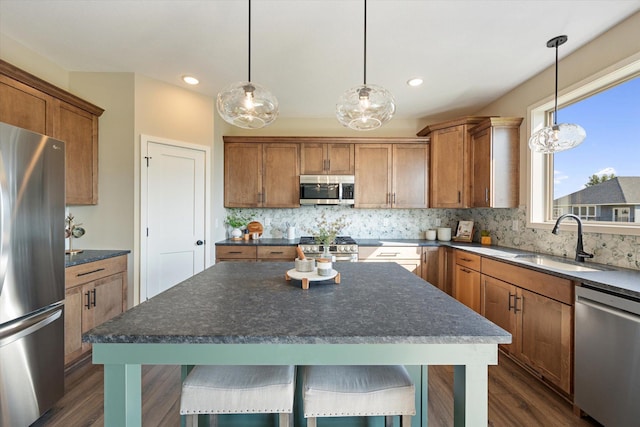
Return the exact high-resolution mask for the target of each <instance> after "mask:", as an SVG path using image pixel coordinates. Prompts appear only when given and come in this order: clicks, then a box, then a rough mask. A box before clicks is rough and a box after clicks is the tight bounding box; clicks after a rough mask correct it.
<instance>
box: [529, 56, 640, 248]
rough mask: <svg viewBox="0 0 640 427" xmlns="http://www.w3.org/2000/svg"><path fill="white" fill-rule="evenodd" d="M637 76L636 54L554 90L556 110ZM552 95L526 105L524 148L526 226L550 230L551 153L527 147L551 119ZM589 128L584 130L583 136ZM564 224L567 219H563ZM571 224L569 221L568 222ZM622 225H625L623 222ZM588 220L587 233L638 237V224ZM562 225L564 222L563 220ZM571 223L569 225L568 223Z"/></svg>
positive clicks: (638, 62)
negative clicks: (534, 150)
mask: <svg viewBox="0 0 640 427" xmlns="http://www.w3.org/2000/svg"><path fill="white" fill-rule="evenodd" d="M639 75H640V53H637V54H635V55H632V56H631V57H629V58H627V59H625V60H623V61H620V62H618V63H616V64H614V65H612V66H610V67H608V68H606V69H604V70H602V71H600V72H598V73H596V74H594V75H592V76H590V77H588V78H586V79H584V80H582V81H580V82H578V83H575V84H573V85H571V86H569V87H567V88H565V89H564V90H562V91H559V92H558V109H560V108H561V107H564V106H567V105H570V104H572V103H575V102H578V101H580V100H582V99H585V98H588V97H589V96H592V95H594V94H596V93H598V92H601V91H603V90H606V89H607V88H610V87H612V86H615V85H617V84H620V83H622V82H624V81H626V80H629V79H631V78H633V77H636V76H639ZM553 108H554V95H551V96H549V97H546V98H544V99H543V100H540V101H538V102H537V103H535V104H532V105H530V106H529V107H527V117H528V119H529V120H527V132H526V133H525V136H526V139H525V149H526V153H527V168H526V170H527V187H526V190H527V199H526V200H527V202H528V203H527V204H526V206H527V209H526V220H527V227H528V228H541V229H549V230H551V229H552V228H553V226H554V224H555V220H553V219H550V218H552V216H551V213H552V212H553V200H552V197H550V196H549V195H550V194H553V170H554V169H553V155H548V154H541V153H536V152H532V151H531V150H530V149H529V146H528V140H529V136H530V135H532V134H533V133H534V132H536V131H538V130H539V129H541V128H542V127H544V126H545V125H546V124H547V123H551V121H552V120H553ZM588 134H589V131H588V129H587V135H588ZM567 223H568V222H567ZM572 223H573V222H572ZM625 224H626V225H625ZM628 224H630V223H611V224H609V223H602V222H600V223H596V224H594V223H591V221H585V222H584V223H583V230H584V231H585V232H590V233H604V234H620V235H629V236H640V224H639V223H631V224H637V225H628ZM563 225H564V223H563ZM571 226H573V225H571Z"/></svg>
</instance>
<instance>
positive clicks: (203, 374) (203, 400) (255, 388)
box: [180, 365, 295, 426]
mask: <svg viewBox="0 0 640 427" xmlns="http://www.w3.org/2000/svg"><path fill="white" fill-rule="evenodd" d="M294 390H295V366H217V365H216V366H208V365H207V366H204V365H199V366H196V367H195V368H193V370H192V371H191V372H190V373H189V375H187V378H186V379H185V380H184V382H183V383H182V396H181V398H180V414H181V415H187V425H197V424H198V415H199V414H251V413H254V414H255V413H279V414H280V417H279V420H280V421H279V422H280V426H287V425H290V423H292V421H293V417H291V416H289V415H290V414H291V413H292V412H293V394H294ZM210 420H211V421H213V422H214V424H215V423H216V422H217V418H216V417H215V416H212V417H211V418H210Z"/></svg>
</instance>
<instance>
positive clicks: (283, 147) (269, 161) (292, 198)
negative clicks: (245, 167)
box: [261, 144, 300, 208]
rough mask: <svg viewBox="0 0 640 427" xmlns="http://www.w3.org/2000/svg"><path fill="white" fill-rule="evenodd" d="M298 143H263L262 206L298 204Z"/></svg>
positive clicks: (292, 206) (287, 206)
mask: <svg viewBox="0 0 640 427" xmlns="http://www.w3.org/2000/svg"><path fill="white" fill-rule="evenodd" d="M298 149H299V146H298V144H264V147H263V152H262V156H263V169H262V170H263V177H262V183H263V198H262V205H261V206H263V207H269V208H297V207H299V206H300V166H299V165H300V163H299V156H298Z"/></svg>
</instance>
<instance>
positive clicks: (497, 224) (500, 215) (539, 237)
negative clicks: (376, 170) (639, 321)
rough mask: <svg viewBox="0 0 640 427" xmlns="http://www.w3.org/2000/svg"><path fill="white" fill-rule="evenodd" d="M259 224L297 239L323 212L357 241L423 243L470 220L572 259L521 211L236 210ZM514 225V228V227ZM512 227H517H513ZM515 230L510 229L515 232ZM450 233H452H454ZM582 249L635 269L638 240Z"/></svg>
mask: <svg viewBox="0 0 640 427" xmlns="http://www.w3.org/2000/svg"><path fill="white" fill-rule="evenodd" d="M239 210H240V211H242V212H243V213H248V214H251V216H252V218H253V219H254V220H256V221H260V222H261V223H262V224H263V226H264V237H274V238H282V237H284V238H286V236H287V225H291V226H294V227H295V228H296V237H300V236H301V235H311V234H313V231H314V229H315V223H316V221H317V218H318V217H319V215H320V214H321V213H322V212H325V213H326V217H327V219H328V220H332V219H336V218H338V217H341V216H345V217H346V218H347V220H348V225H347V227H345V229H344V230H343V231H342V233H341V234H344V235H350V236H352V237H354V238H355V239H356V240H357V239H358V238H360V239H423V238H424V231H425V230H428V229H430V228H436V227H451V228H455V227H456V225H457V223H458V221H461V220H472V221H475V227H476V236H475V239H474V241H479V240H480V238H479V230H480V229H483V230H489V231H490V232H491V236H492V240H493V244H494V245H496V246H506V247H511V248H518V249H522V250H526V251H532V252H542V253H546V254H553V255H559V256H567V257H569V258H573V256H574V255H575V247H576V233H575V232H566V231H561V232H560V234H559V235H554V234H551V231H550V230H541V229H532V228H526V218H525V211H524V209H353V208H348V207H340V206H304V207H301V208H298V209H253V210H252V209H239ZM514 222H515V224H514ZM514 225H517V226H516V227H514ZM514 229H515V231H514ZM454 234H455V232H454ZM583 239H584V248H585V250H586V252H589V253H593V254H594V258H593V261H594V262H597V263H601V264H609V265H614V266H617V267H624V268H632V269H640V237H638V236H626V235H619V234H600V233H584V236H583Z"/></svg>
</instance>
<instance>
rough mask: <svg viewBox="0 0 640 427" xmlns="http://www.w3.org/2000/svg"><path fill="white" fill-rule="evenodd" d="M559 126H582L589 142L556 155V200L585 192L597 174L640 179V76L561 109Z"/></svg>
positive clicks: (554, 196) (554, 195)
mask: <svg viewBox="0 0 640 427" xmlns="http://www.w3.org/2000/svg"><path fill="white" fill-rule="evenodd" d="M558 123H575V124H579V125H580V126H582V127H583V128H584V129H585V131H586V132H587V138H586V139H585V141H584V142H583V143H582V144H581V145H579V146H578V147H576V148H573V149H571V150H567V151H563V152H560V153H556V154H554V171H553V172H554V173H553V175H554V194H553V199H557V198H559V197H562V196H566V195H568V194H571V193H574V192H576V191H579V190H582V189H584V188H585V184H586V183H587V182H589V178H590V177H591V176H592V175H594V174H596V175H602V174H607V175H610V174H614V175H615V176H618V177H630V176H635V177H640V76H636V77H635V78H633V79H631V80H628V81H626V82H624V83H622V84H619V85H617V86H614V87H612V88H610V89H608V90H605V91H603V92H600V93H598V94H596V95H593V96H590V97H589V98H586V99H584V100H582V101H579V102H576V103H574V104H572V105H569V106H567V107H564V108H562V109H559V110H558Z"/></svg>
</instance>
